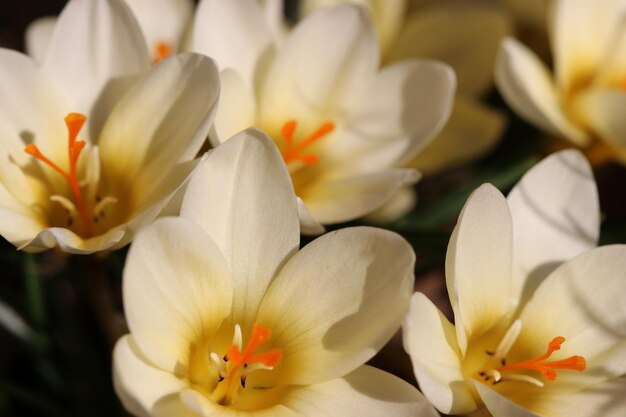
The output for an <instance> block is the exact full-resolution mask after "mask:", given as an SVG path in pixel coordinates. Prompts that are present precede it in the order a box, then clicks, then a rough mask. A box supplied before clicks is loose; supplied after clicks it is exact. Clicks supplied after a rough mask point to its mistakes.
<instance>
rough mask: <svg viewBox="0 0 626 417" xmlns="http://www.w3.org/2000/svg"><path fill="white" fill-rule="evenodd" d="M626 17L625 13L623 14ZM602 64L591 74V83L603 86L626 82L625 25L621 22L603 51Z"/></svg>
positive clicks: (620, 84)
mask: <svg viewBox="0 0 626 417" xmlns="http://www.w3.org/2000/svg"><path fill="white" fill-rule="evenodd" d="M624 18H625V19H626V13H625V14H624ZM604 52H605V55H604V57H603V58H602V65H601V66H600V67H599V68H598V69H597V71H596V73H595V74H594V76H593V82H592V85H594V86H605V87H614V88H615V87H617V88H620V87H624V83H626V76H624V74H626V25H624V24H621V25H620V26H619V27H618V28H617V29H616V33H615V35H614V38H613V39H612V41H611V42H610V44H609V45H608V47H607V49H606V50H605V51H604Z"/></svg>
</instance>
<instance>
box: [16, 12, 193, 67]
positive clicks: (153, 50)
mask: <svg viewBox="0 0 626 417" xmlns="http://www.w3.org/2000/svg"><path fill="white" fill-rule="evenodd" d="M125 3H126V4H127V5H128V7H130V9H131V11H132V12H133V15H134V16H135V18H136V19H137V23H138V24H139V27H140V28H141V31H142V33H143V35H144V38H145V40H146V45H147V47H148V52H149V53H150V56H151V58H152V60H153V62H158V61H161V60H163V59H164V58H167V57H168V56H170V55H171V54H173V53H176V52H179V51H181V48H182V46H183V44H184V40H185V35H187V34H188V31H189V29H188V28H189V26H190V24H191V20H192V17H193V1H192V0H125ZM56 24H57V18H56V17H53V16H46V17H42V18H39V19H37V20H35V21H34V22H32V23H31V24H30V25H29V26H28V28H27V29H26V51H27V52H28V54H29V55H30V56H32V57H33V58H35V59H36V60H37V61H38V62H43V61H44V59H45V58H46V53H47V51H48V48H49V44H50V39H51V36H52V33H53V32H54V28H55V26H56Z"/></svg>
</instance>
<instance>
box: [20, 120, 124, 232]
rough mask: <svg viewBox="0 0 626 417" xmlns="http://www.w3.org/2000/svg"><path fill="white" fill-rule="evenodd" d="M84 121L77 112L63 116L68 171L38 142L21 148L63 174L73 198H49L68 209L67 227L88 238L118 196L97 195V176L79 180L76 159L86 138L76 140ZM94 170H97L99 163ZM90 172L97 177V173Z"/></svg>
mask: <svg viewBox="0 0 626 417" xmlns="http://www.w3.org/2000/svg"><path fill="white" fill-rule="evenodd" d="M86 120H87V117H86V116H85V115H83V114H80V113H70V114H68V115H67V116H66V117H65V124H66V126H67V131H68V160H69V168H68V170H64V169H63V168H61V167H60V166H59V165H58V164H57V163H55V162H54V161H52V160H51V159H50V158H48V157H47V156H46V155H44V154H43V152H41V150H40V149H39V148H38V147H37V145H34V144H30V145H27V146H26V147H25V148H24V152H26V153H28V154H29V155H32V156H33V157H34V158H36V159H37V160H39V161H40V162H41V163H42V164H44V165H47V166H49V167H50V168H52V169H53V170H54V171H56V172H57V173H58V174H59V175H61V176H62V177H63V179H64V180H65V181H66V183H67V184H68V186H69V189H70V191H71V195H72V196H71V198H72V200H73V201H72V200H70V199H69V198H67V197H65V196H63V195H60V194H54V195H51V196H50V200H51V201H54V202H56V203H58V204H60V205H61V206H62V207H63V208H64V209H65V210H66V211H67V214H68V217H67V222H66V226H67V227H70V228H73V230H75V231H76V232H77V233H78V234H80V235H82V236H83V237H85V238H89V237H92V236H94V235H95V234H96V230H95V225H96V223H98V222H99V221H101V220H102V219H104V217H105V209H106V208H107V207H108V206H109V205H111V204H114V203H117V199H116V198H114V197H111V196H107V197H104V198H101V197H100V196H98V195H97V194H96V188H97V180H98V179H97V178H96V179H94V178H87V179H85V180H83V181H80V180H79V179H78V160H79V157H80V155H81V152H82V150H83V149H84V147H85V141H82V140H78V134H79V133H80V131H81V129H82V127H83V125H84V124H85V122H86ZM97 169H98V170H99V166H98V168H97ZM93 175H95V176H96V177H99V172H97V173H95V174H92V176H93ZM94 182H95V184H94ZM85 183H86V185H87V193H84V192H83V191H82V189H81V188H82V187H83V186H84V185H85ZM76 220H79V221H80V225H77V224H76Z"/></svg>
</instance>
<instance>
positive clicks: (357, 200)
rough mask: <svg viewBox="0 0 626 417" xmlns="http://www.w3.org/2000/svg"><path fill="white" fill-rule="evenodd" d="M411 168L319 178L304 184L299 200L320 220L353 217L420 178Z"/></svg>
mask: <svg viewBox="0 0 626 417" xmlns="http://www.w3.org/2000/svg"><path fill="white" fill-rule="evenodd" d="M419 177H420V176H419V174H418V173H417V172H416V171H415V170H411V169H393V170H386V171H382V172H378V173H374V174H367V175H357V176H352V177H346V178H338V179H329V180H320V181H319V182H317V183H315V184H313V185H311V186H309V187H307V188H306V190H305V192H304V194H303V195H301V197H302V200H303V201H304V203H305V204H306V206H307V207H308V209H309V211H310V212H311V215H312V216H313V218H314V219H315V220H316V221H318V222H320V223H322V224H333V223H342V222H345V221H349V220H354V219H356V218H358V217H361V216H364V215H365V214H368V213H371V212H372V211H374V210H376V209H378V208H380V207H382V206H383V204H385V203H386V202H387V201H389V200H390V199H391V198H392V197H393V196H394V195H395V193H396V192H397V191H398V190H399V189H400V188H402V187H403V186H406V185H411V184H414V183H416V182H417V180H419Z"/></svg>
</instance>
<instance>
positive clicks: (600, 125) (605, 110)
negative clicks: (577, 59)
mask: <svg viewBox="0 0 626 417" xmlns="http://www.w3.org/2000/svg"><path fill="white" fill-rule="evenodd" d="M575 106H576V109H577V112H578V114H580V117H581V118H582V119H583V120H584V121H585V123H586V124H587V125H588V126H589V127H590V128H591V130H593V131H594V132H595V133H596V135H598V136H599V137H600V138H601V139H602V140H604V141H606V142H607V144H608V145H609V146H611V147H613V148H614V149H615V152H616V154H617V155H618V156H619V157H620V158H621V159H622V160H626V119H625V118H624V115H623V109H624V108H626V107H625V106H626V91H623V90H617V89H611V90H609V89H606V90H604V89H593V90H590V91H589V92H587V93H583V94H581V95H580V96H579V97H578V98H577V99H576V102H575Z"/></svg>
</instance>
